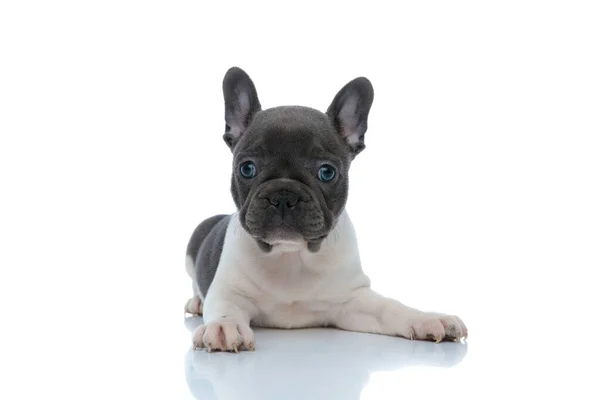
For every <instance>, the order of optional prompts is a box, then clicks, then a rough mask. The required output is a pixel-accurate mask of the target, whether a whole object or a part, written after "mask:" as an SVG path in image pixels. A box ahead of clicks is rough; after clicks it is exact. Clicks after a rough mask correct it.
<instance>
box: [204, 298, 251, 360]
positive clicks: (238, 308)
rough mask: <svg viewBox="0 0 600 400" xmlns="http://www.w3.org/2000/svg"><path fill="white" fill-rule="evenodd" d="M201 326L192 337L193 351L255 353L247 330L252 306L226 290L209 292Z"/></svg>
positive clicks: (249, 332)
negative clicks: (202, 349) (242, 351)
mask: <svg viewBox="0 0 600 400" xmlns="http://www.w3.org/2000/svg"><path fill="white" fill-rule="evenodd" d="M203 311H204V325H201V326H199V327H198V328H196V330H195V331H194V334H193V343H194V349H196V348H206V349H207V350H208V351H209V352H210V351H234V352H236V353H237V352H238V350H254V333H253V332H252V329H250V319H251V317H252V314H253V305H252V303H251V302H250V300H249V299H247V298H245V297H243V296H240V295H238V294H235V293H232V292H229V291H219V292H214V293H211V292H210V290H209V293H208V296H207V298H206V300H205V302H204V310H203Z"/></svg>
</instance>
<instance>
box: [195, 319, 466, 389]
mask: <svg viewBox="0 0 600 400" xmlns="http://www.w3.org/2000/svg"><path fill="white" fill-rule="evenodd" d="M201 323H202V319H201V318H187V319H186V321H185V324H186V326H187V328H188V329H189V330H190V331H193V329H194V328H195V327H196V326H198V325H199V324H201ZM255 334H256V351H255V352H241V353H239V354H230V353H207V352H206V351H202V350H197V351H193V350H192V349H191V348H190V350H189V352H188V353H187V355H186V358H185V368H186V380H187V383H188V385H189V388H190V391H191V392H192V393H193V395H194V396H195V398H197V399H202V400H210V399H219V400H223V399H241V398H243V399H246V400H250V399H285V400H293V399H344V400H354V399H360V398H361V392H362V390H363V388H364V387H365V385H366V384H367V382H368V380H369V376H370V374H371V373H373V372H377V371H390V370H398V369H401V368H404V367H409V366H439V367H452V366H454V365H457V364H458V363H460V362H461V360H462V359H463V358H464V357H465V355H466V354H467V344H466V343H453V342H447V343H446V342H445V343H440V344H435V343H431V342H422V341H410V340H406V339H403V338H395V337H388V336H382V335H371V334H363V333H355V332H345V331H341V330H337V329H300V330H273V329H255Z"/></svg>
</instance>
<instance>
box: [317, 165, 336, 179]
mask: <svg viewBox="0 0 600 400" xmlns="http://www.w3.org/2000/svg"><path fill="white" fill-rule="evenodd" d="M318 177H319V180H320V181H321V182H331V181H332V180H333V178H335V168H333V167H332V166H331V165H329V164H324V165H321V168H319V174H318Z"/></svg>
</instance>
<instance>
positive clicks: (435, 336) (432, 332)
mask: <svg viewBox="0 0 600 400" xmlns="http://www.w3.org/2000/svg"><path fill="white" fill-rule="evenodd" d="M406 323H407V327H408V328H409V329H408V334H407V335H406V336H407V337H408V338H409V339H418V340H431V341H434V342H436V343H439V342H441V341H442V340H452V341H459V340H460V339H462V338H465V339H466V338H467V336H468V335H469V331H468V330H467V326H466V325H465V323H464V322H463V321H462V320H461V319H460V318H458V317H457V316H454V315H445V314H436V313H421V314H416V315H414V316H411V317H409V318H408V320H407V321H406ZM403 336H404V335H403Z"/></svg>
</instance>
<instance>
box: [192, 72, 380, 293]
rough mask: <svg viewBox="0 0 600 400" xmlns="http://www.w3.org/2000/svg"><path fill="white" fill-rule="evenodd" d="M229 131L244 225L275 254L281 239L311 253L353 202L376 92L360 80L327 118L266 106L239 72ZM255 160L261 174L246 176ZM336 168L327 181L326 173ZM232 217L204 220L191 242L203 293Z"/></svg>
mask: <svg viewBox="0 0 600 400" xmlns="http://www.w3.org/2000/svg"><path fill="white" fill-rule="evenodd" d="M223 97H224V100H225V122H226V125H225V134H224V135H223V139H224V140H225V143H226V144H227V145H228V146H229V148H230V149H231V152H232V153H233V166H232V167H233V168H232V175H231V194H232V196H233V200H234V202H235V204H236V206H237V209H238V211H239V219H240V223H241V226H242V228H243V229H244V230H245V231H246V232H248V233H249V234H250V235H251V236H252V237H253V238H254V239H255V240H256V243H257V245H258V247H259V248H260V249H262V250H263V251H265V252H269V251H270V250H271V248H272V245H273V243H276V242H278V241H280V240H303V241H304V242H306V245H307V248H308V250H309V251H311V252H318V251H319V249H320V246H321V242H322V241H323V239H324V238H325V237H327V235H328V234H329V232H330V231H331V230H332V229H333V227H334V226H335V224H336V221H337V218H338V217H339V216H340V214H341V213H342V211H343V210H344V207H345V205H346V199H347V196H348V174H349V170H350V164H351V162H352V160H353V159H354V157H355V156H356V155H357V154H358V153H360V152H361V151H362V150H363V149H364V148H365V144H364V135H365V132H366V130H367V118H368V115H369V110H370V108H371V104H372V103H373V87H372V86H371V83H370V82H369V80H368V79H366V78H362V77H361V78H356V79H354V80H353V81H351V82H349V83H348V84H346V85H345V86H344V87H343V88H342V89H341V90H340V91H339V92H338V93H337V94H336V96H335V97H334V99H333V101H332V103H331V105H330V106H329V108H328V109H327V112H326V113H323V112H321V111H318V110H315V109H313V108H309V107H301V106H284V107H275V108H270V109H267V110H262V109H261V104H260V101H259V99H258V94H257V92H256V88H255V86H254V83H253V82H252V80H251V79H250V77H249V76H248V75H247V74H246V73H245V72H244V71H243V70H241V69H240V68H236V67H233V68H231V69H229V71H227V73H226V74H225V78H224V79H223ZM248 162H251V163H253V164H254V166H255V171H256V175H254V176H252V177H244V176H242V175H241V173H240V166H241V165H242V164H244V163H248ZM323 166H328V167H332V168H334V169H335V177H334V179H332V180H331V181H327V182H323V181H321V180H320V179H319V169H320V168H321V167H323ZM229 219H230V216H225V215H217V216H215V217H212V218H209V219H207V220H206V221H204V222H203V223H201V224H200V225H199V226H198V227H197V228H196V230H195V231H194V234H193V235H192V238H191V239H190V242H189V244H188V250H187V251H188V253H187V254H188V255H189V256H190V257H191V258H192V260H193V261H194V265H195V276H196V283H197V285H198V287H199V289H200V291H201V293H202V295H203V296H206V293H207V291H208V288H209V286H210V284H211V282H212V280H213V278H214V275H215V272H216V269H217V266H218V263H219V260H220V258H221V253H222V251H223V243H224V239H225V233H226V230H227V226H228V222H229Z"/></svg>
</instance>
